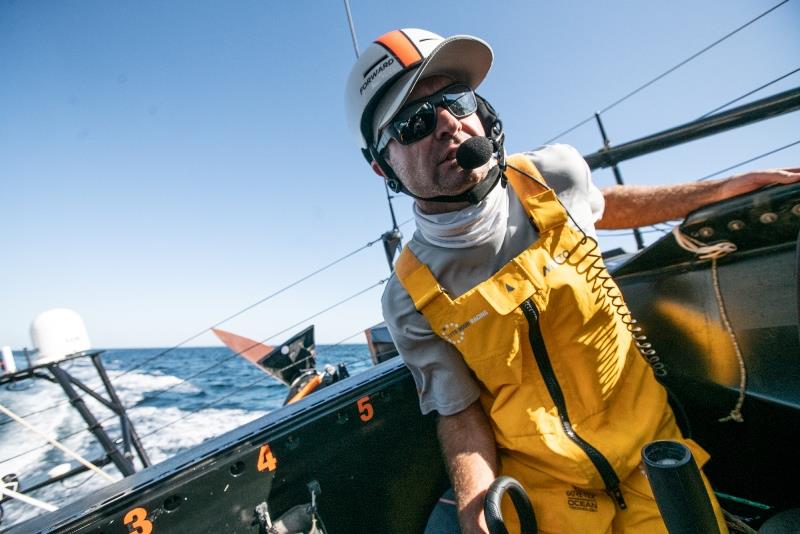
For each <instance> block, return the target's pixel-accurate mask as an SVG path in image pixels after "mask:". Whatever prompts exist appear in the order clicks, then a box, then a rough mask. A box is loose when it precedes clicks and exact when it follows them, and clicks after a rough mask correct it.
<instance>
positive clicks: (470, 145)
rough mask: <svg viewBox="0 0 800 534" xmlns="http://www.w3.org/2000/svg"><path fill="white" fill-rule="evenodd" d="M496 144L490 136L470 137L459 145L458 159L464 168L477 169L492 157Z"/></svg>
mask: <svg viewBox="0 0 800 534" xmlns="http://www.w3.org/2000/svg"><path fill="white" fill-rule="evenodd" d="M493 151H494V145H493V144H492V141H491V140H490V139H489V138H488V137H470V138H469V139H467V140H466V141H464V142H463V143H461V146H460V147H458V150H457V151H456V161H457V162H458V164H459V165H460V166H461V168H462V169H465V170H471V169H477V168H478V167H480V166H481V165H483V164H484V163H486V162H487V161H489V159H490V158H491V157H492V152H493Z"/></svg>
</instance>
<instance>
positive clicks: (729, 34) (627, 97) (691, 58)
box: [542, 0, 789, 145]
mask: <svg viewBox="0 0 800 534" xmlns="http://www.w3.org/2000/svg"><path fill="white" fill-rule="evenodd" d="M788 1H789V0H783V1H782V2H781V3H779V4H776V5H774V6H773V7H771V8H769V9H768V10H766V11H764V12H763V13H761V14H760V15H758V16H757V17H755V18H754V19H751V20H750V21H748V22H746V23H744V24H742V25H741V26H739V27H738V28H736V29H735V30H733V31H731V32H729V33H727V34H726V35H724V36H723V37H721V38H719V39H717V40H716V41H714V42H713V43H711V44H710V45H708V46H706V47H705V48H703V49H702V50H700V51H699V52H695V53H694V54H692V55H691V56H689V57H688V58H686V59H684V60H683V61H681V62H680V63H678V64H677V65H675V66H674V67H671V68H669V69H667V70H666V71H664V72H662V73H661V74H659V75H658V76H656V77H655V78H653V79H652V80H650V81H648V82H646V83H644V84H642V85H640V86H639V87H637V88H636V89H634V90H633V91H631V92H630V93H628V94H627V95H625V96H623V97H622V98H619V99H618V100H616V101H615V102H612V103H611V104H609V105H607V106H606V107H604V108H603V109H601V110H600V111H598V112H597V114H598V115H602V114H603V113H605V112H606V111H609V110H611V109H612V108H614V107H616V106H618V105H619V104H621V103H623V102H624V101H625V100H627V99H629V98H630V97H632V96H633V95H635V94H637V93H639V92H640V91H642V90H643V89H645V88H647V87H649V86H651V85H652V84H654V83H655V82H657V81H658V80H660V79H661V78H663V77H665V76H667V75H668V74H671V73H672V72H674V71H676V70H678V69H679V68H680V67H682V66H684V65H686V64H687V63H689V62H690V61H692V60H693V59H695V58H697V57H698V56H700V55H702V54H704V53H705V52H708V51H709V50H711V49H712V48H714V47H715V46H717V45H718V44H720V43H721V42H722V41H725V40H726V39H728V38H729V37H732V36H733V35H735V34H737V33H739V32H740V31H742V30H743V29H745V28H746V27H748V26H750V25H751V24H753V23H754V22H756V21H757V20H758V19H760V18H762V17H764V16H766V15H768V14H769V13H771V12H772V11H775V10H776V9H778V8H779V7H781V6H782V5H783V4H785V3H786V2H788ZM593 119H594V114H592V115H591V116H589V117H587V118H586V119H584V120H582V121H580V122H579V123H578V124H576V125H574V126H572V127H571V128H568V129H566V130H564V131H563V132H561V133H560V134H558V135H556V136H554V137H552V138H550V139H548V140H547V141H545V142H544V143H542V144H544V145H547V144H549V143H552V142H553V141H555V140H556V139H558V138H559V137H561V136H563V135H567V134H568V133H570V132H571V131H573V130H575V129H577V128H579V127H581V126H583V125H584V124H586V123H587V122H589V121H591V120H593Z"/></svg>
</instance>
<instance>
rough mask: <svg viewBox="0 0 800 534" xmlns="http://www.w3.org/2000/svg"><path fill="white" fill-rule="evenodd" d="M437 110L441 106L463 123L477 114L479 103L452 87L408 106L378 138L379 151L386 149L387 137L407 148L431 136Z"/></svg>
mask: <svg viewBox="0 0 800 534" xmlns="http://www.w3.org/2000/svg"><path fill="white" fill-rule="evenodd" d="M437 106H444V107H446V108H447V109H448V110H449V111H450V113H452V115H453V116H454V117H456V118H458V119H463V118H464V117H466V116H467V115H471V114H472V113H475V111H477V109H478V101H477V99H476V98H475V93H473V92H472V89H470V88H469V87H467V86H466V85H451V86H450V87H446V88H445V89H443V90H442V91H440V92H438V93H436V94H434V95H432V96H430V97H428V98H427V99H424V100H421V101H419V102H415V103H412V104H409V105H408V106H406V107H405V108H403V109H402V110H401V111H400V112H399V113H398V114H397V116H396V117H395V118H394V120H392V123H391V128H387V129H386V130H385V131H384V133H383V134H382V135H381V140H380V142H379V143H378V150H379V151H380V150H383V148H385V147H386V145H387V143H388V142H389V138H390V137H393V138H394V139H397V141H398V142H400V144H403V145H409V144H411V143H413V142H415V141H419V140H420V139H423V138H425V137H426V136H428V135H430V134H431V133H432V132H433V130H434V129H435V128H436V107H437Z"/></svg>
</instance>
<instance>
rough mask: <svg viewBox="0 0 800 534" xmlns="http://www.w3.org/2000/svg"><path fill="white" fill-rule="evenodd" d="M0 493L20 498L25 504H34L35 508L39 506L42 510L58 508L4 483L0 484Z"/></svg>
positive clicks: (51, 510)
mask: <svg viewBox="0 0 800 534" xmlns="http://www.w3.org/2000/svg"><path fill="white" fill-rule="evenodd" d="M0 495H8V496H9V497H13V498H14V499H17V500H20V501H22V502H24V503H26V504H30V505H31V506H35V507H37V508H41V509H42V510H46V511H48V512H55V511H56V510H58V506H53V505H52V504H48V503H46V502H44V501H40V500H39V499H34V498H33V497H28V496H27V495H25V494H22V493H19V492H17V491H14V490H12V489H9V488H7V487H6V486H5V485H4V484H0Z"/></svg>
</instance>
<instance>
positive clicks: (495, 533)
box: [483, 476, 537, 534]
mask: <svg viewBox="0 0 800 534" xmlns="http://www.w3.org/2000/svg"><path fill="white" fill-rule="evenodd" d="M506 492H509V496H510V497H511V502H512V503H514V509H515V510H516V511H517V517H518V518H519V523H520V532H522V533H523V534H536V532H537V527H536V516H535V515H534V513H533V506H531V501H530V499H529V498H528V494H527V493H526V492H525V488H523V487H522V485H521V484H520V483H519V482H517V481H516V480H514V479H513V478H511V477H506V476H502V477H497V478H496V479H495V481H494V482H492V485H491V486H489V489H488V490H487V491H486V497H485V499H484V501H483V513H484V516H485V517H486V526H487V527H488V528H489V534H508V529H507V528H506V524H505V521H503V512H502V510H501V509H500V501H502V500H503V495H505V493H506Z"/></svg>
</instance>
